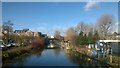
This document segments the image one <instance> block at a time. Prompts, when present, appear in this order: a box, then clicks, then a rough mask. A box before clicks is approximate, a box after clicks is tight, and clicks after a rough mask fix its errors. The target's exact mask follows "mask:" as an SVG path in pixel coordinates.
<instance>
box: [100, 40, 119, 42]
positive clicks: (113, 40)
mask: <svg viewBox="0 0 120 68" xmlns="http://www.w3.org/2000/svg"><path fill="white" fill-rule="evenodd" d="M99 41H100V42H120V40H99Z"/></svg>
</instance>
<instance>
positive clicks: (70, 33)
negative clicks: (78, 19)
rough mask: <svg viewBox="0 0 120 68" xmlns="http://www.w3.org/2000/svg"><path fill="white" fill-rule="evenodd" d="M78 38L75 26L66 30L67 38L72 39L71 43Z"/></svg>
mask: <svg viewBox="0 0 120 68" xmlns="http://www.w3.org/2000/svg"><path fill="white" fill-rule="evenodd" d="M76 38H77V32H76V31H75V29H74V28H73V27H70V28H68V29H67V30H66V32H65V40H70V41H71V43H73V44H74V43H75V41H76Z"/></svg>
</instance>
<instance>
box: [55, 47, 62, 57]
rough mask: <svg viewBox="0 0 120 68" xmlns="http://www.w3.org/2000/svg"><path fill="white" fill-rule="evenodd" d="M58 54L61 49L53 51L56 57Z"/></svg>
mask: <svg viewBox="0 0 120 68" xmlns="http://www.w3.org/2000/svg"><path fill="white" fill-rule="evenodd" d="M60 52H61V49H60V48H57V49H54V54H55V55H56V56H59V55H60Z"/></svg>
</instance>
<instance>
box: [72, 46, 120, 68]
mask: <svg viewBox="0 0 120 68" xmlns="http://www.w3.org/2000/svg"><path fill="white" fill-rule="evenodd" d="M70 50H71V51H72V52H74V54H75V55H76V56H79V54H82V55H84V56H87V57H88V58H90V59H94V60H96V61H99V62H101V63H104V64H106V65H109V66H110V67H114V68H116V67H119V58H120V57H119V56H118V55H113V54H112V55H107V56H106V57H98V56H95V55H93V56H92V55H91V50H90V49H89V48H86V47H73V48H72V49H70ZM93 50H94V49H93Z"/></svg>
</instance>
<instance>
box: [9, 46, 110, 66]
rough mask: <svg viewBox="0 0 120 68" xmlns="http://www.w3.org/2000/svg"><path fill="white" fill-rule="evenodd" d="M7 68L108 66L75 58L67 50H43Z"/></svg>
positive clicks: (82, 57) (84, 57) (86, 58)
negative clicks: (17, 67) (12, 67)
mask: <svg viewBox="0 0 120 68" xmlns="http://www.w3.org/2000/svg"><path fill="white" fill-rule="evenodd" d="M9 66H109V65H106V64H104V63H101V62H98V61H96V60H92V59H90V58H88V57H86V56H78V57H77V56H75V55H73V53H70V52H69V51H67V50H64V49H61V48H58V49H44V50H43V51H42V52H40V53H39V52H38V53H37V54H32V55H29V56H25V57H23V58H22V59H21V60H19V61H17V62H14V63H12V64H10V65H9Z"/></svg>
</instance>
